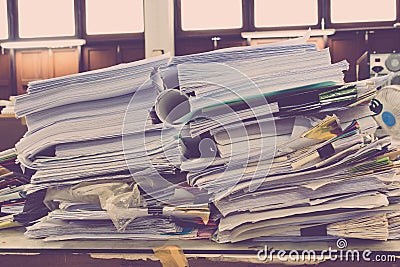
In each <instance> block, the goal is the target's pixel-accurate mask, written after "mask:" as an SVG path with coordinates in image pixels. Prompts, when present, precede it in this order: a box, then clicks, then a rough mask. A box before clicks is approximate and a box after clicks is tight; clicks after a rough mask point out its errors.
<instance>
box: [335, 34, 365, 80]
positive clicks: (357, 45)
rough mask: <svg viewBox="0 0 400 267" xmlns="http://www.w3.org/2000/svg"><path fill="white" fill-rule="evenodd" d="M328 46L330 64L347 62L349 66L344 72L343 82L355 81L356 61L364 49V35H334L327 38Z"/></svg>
mask: <svg viewBox="0 0 400 267" xmlns="http://www.w3.org/2000/svg"><path fill="white" fill-rule="evenodd" d="M328 46H329V49H330V52H331V58H332V63H336V62H339V61H341V60H347V61H348V62H349V64H350V68H349V70H348V71H345V72H344V73H345V81H346V82H352V81H355V80H356V64H357V63H356V62H357V59H358V58H359V57H360V56H361V55H362V54H363V53H364V51H365V49H366V48H365V45H364V35H363V34H362V33H361V34H360V33H358V32H356V33H354V32H350V33H343V34H335V35H334V36H333V37H330V38H329V40H328Z"/></svg>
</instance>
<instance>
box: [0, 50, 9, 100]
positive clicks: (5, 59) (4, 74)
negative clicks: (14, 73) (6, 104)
mask: <svg viewBox="0 0 400 267" xmlns="http://www.w3.org/2000/svg"><path fill="white" fill-rule="evenodd" d="M10 95H11V62H10V55H9V54H8V53H6V54H0V99H8V98H9V97H10Z"/></svg>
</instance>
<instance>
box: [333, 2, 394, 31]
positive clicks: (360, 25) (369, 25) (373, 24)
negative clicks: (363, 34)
mask: <svg viewBox="0 0 400 267" xmlns="http://www.w3.org/2000/svg"><path fill="white" fill-rule="evenodd" d="M326 12H327V14H326V25H327V27H330V28H335V29H346V28H355V29H373V28H379V27H386V28H394V26H393V25H394V24H395V23H398V22H400V0H396V18H395V20H393V21H370V22H346V23H333V22H332V21H331V0H328V1H327V6H326Z"/></svg>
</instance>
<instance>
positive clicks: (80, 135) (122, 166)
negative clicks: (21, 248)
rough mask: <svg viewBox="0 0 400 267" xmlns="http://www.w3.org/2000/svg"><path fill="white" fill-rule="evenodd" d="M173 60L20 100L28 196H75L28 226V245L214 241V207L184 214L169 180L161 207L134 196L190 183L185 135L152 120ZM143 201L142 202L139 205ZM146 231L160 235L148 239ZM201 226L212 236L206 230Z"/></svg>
mask: <svg viewBox="0 0 400 267" xmlns="http://www.w3.org/2000/svg"><path fill="white" fill-rule="evenodd" d="M168 61H169V57H168V56H160V57H157V58H153V59H147V60H142V61H138V62H133V63H128V64H121V65H118V66H114V67H110V68H106V69H101V70H97V71H91V72H85V73H80V74H75V75H70V76H65V77H60V78H55V79H49V80H44V81H37V82H32V83H30V84H29V87H28V94H26V95H23V96H19V97H18V98H17V99H16V106H15V111H16V114H17V115H18V116H25V117H26V121H27V126H28V132H27V133H26V135H25V136H24V137H23V138H22V139H21V140H20V141H19V142H18V143H17V144H16V150H17V152H18V160H19V162H20V163H21V164H22V165H23V166H24V167H27V168H30V169H33V170H35V173H34V174H33V176H32V178H31V181H30V183H29V184H28V185H27V186H26V187H25V188H26V190H27V193H28V197H29V196H31V195H34V194H36V193H39V192H45V199H47V198H49V197H50V195H51V192H52V190H58V191H60V192H64V193H60V194H61V195H62V194H65V195H68V196H69V198H68V197H65V196H62V197H61V199H59V198H58V196H59V194H58V195H56V196H53V197H55V198H54V199H53V201H56V204H55V205H47V207H48V208H49V209H50V210H52V212H51V213H50V214H49V215H48V216H47V217H45V218H43V219H42V220H41V221H39V222H38V223H37V224H35V225H34V226H32V227H30V228H29V229H28V231H27V233H26V234H27V236H29V237H32V238H43V237H48V239H51V238H55V239H73V238H80V239H82V238H84V239H90V238H100V237H103V238H105V239H108V238H151V239H156V238H158V239H165V238H166V236H168V235H171V236H172V235H174V236H175V237H176V238H177V237H182V238H185V237H188V238H197V237H198V236H203V238H204V237H205V236H208V237H210V236H211V233H209V231H210V230H209V229H208V228H210V229H215V224H212V222H210V223H208V218H209V208H208V205H206V206H205V207H204V206H203V205H202V206H200V207H199V206H198V205H193V206H190V205H189V206H187V205H186V206H182V205H179V203H181V200H180V199H182V197H181V196H179V195H180V194H179V192H175V191H174V189H173V188H172V189H171V190H169V191H168V190H167V188H166V187H168V185H167V186H166V187H164V186H163V185H164V184H163V183H162V181H160V183H159V184H157V186H158V188H160V190H159V192H158V195H157V196H158V198H157V199H155V198H154V196H152V195H149V194H147V192H146V191H145V190H142V189H141V192H140V194H139V193H138V192H139V191H138V189H137V190H134V188H137V186H138V185H140V186H141V187H142V188H143V185H144V184H146V183H148V182H149V179H150V177H152V176H155V178H154V181H157V179H161V177H162V175H165V176H167V177H168V176H170V177H172V178H174V179H175V180H177V181H176V182H177V183H179V180H182V179H181V178H180V177H179V176H178V174H177V175H175V174H176V173H177V168H178V167H179V164H180V161H181V155H180V153H179V142H180V141H179V138H178V136H177V134H178V132H177V130H176V129H174V128H173V127H165V126H164V125H162V124H157V121H156V118H155V117H154V116H153V115H152V114H153V113H154V111H152V109H153V106H154V103H155V101H156V97H157V95H158V93H159V91H160V90H162V89H163V88H162V87H160V85H159V82H158V78H157V73H158V69H159V68H160V67H161V66H166V64H167V62H168ZM183 181H184V177H183ZM82 188H85V189H84V190H83V189H82ZM71 192H73V193H71ZM175 193H176V194H177V196H176V197H175V201H174V203H172V204H171V203H169V204H171V205H169V206H167V205H166V204H165V203H163V202H162V201H163V199H164V198H170V197H171V195H172V196H174V194H175ZM71 194H72V195H71ZM87 194H89V195H87ZM138 195H140V198H143V201H139V202H137V201H136V200H137V197H138ZM183 198H185V196H183ZM58 200H59V201H58ZM38 201H42V200H40V199H39V200H38ZM46 204H48V203H46ZM194 204H196V203H194ZM76 207H79V208H78V209H76ZM175 209H176V210H175ZM125 210H127V211H125ZM65 213H68V214H67V215H65ZM193 213H194V214H198V213H200V214H201V216H200V217H199V216H197V215H195V216H193V215H192V214H193ZM60 214H63V215H65V216H60ZM71 214H73V215H74V216H73V217H71V216H70V215H71ZM88 214H89V215H88ZM97 214H102V216H100V217H97V216H96V215H97ZM188 214H189V215H190V216H188ZM205 215H207V216H206V217H204V216H205ZM93 218H96V219H95V220H93ZM145 220H146V223H144V221H145ZM176 221H179V223H177V222H176ZM207 223H208V225H207V226H206V224H207ZM67 225H68V227H67V228H66V227H65V226H67ZM143 225H147V226H150V225H151V226H153V227H154V229H147V230H143V229H141V228H142V227H143ZM202 227H203V228H206V229H205V230H204V231H199V228H202ZM60 229H64V231H60ZM119 231H124V233H123V234H122V233H120V232H119ZM56 233H59V234H56ZM100 233H103V234H102V235H100ZM171 238H172V237H171Z"/></svg>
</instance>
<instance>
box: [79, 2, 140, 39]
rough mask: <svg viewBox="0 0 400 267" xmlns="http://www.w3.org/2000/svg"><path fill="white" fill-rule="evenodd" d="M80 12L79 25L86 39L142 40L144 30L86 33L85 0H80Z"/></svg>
mask: <svg viewBox="0 0 400 267" xmlns="http://www.w3.org/2000/svg"><path fill="white" fill-rule="evenodd" d="M144 8H145V6H144V0H143V24H144V20H145V18H144V15H145V14H144V13H145V12H144ZM80 11H81V12H82V14H81V18H82V21H81V27H82V37H83V38H84V39H86V41H87V42H88V43H89V42H93V41H105V42H108V41H124V40H144V30H143V32H137V33H110V34H87V32H86V0H82V5H81V7H80Z"/></svg>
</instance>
